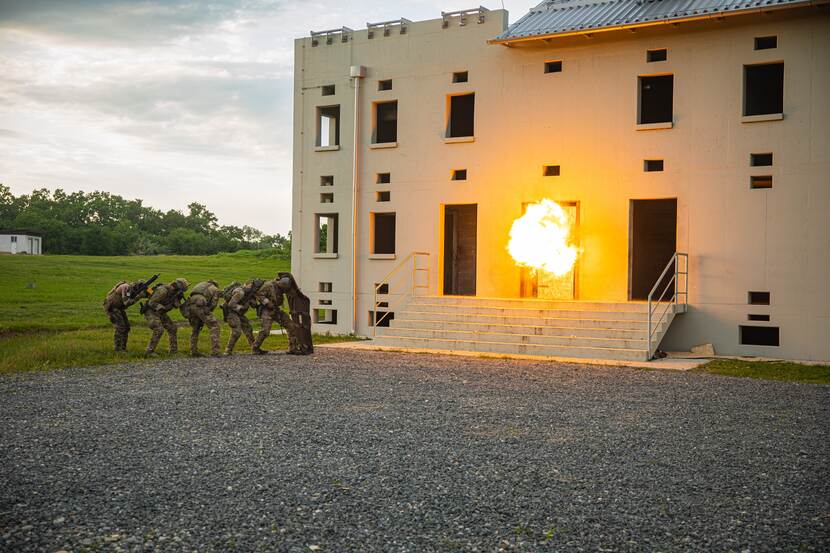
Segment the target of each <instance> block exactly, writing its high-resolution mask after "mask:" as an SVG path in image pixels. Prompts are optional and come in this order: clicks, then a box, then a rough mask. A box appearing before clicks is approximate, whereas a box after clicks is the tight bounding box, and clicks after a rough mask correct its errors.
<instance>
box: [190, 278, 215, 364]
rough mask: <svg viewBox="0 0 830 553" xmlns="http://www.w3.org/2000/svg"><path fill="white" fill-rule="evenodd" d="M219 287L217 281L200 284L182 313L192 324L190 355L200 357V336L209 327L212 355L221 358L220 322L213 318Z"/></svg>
mask: <svg viewBox="0 0 830 553" xmlns="http://www.w3.org/2000/svg"><path fill="white" fill-rule="evenodd" d="M219 295H220V293H219V285H218V284H217V283H216V281H215V280H208V281H206V282H200V283H199V284H197V285H196V286H194V287H193V291H192V292H190V297H188V298H187V301H185V302H184V303H183V304H182V306H181V308H180V311H181V313H182V315H183V316H184V318H185V319H187V320H188V322H189V323H190V355H191V356H192V357H200V356H201V354H200V353H199V334H200V333H201V332H202V328H203V327H204V326H205V325H207V327H208V330H209V331H210V354H211V355H212V356H214V357H218V356H219V347H220V346H219V321H217V320H216V317H214V316H213V310H214V309H216V305H217V304H218V303H219Z"/></svg>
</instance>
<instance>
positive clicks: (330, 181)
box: [320, 175, 334, 186]
mask: <svg viewBox="0 0 830 553" xmlns="http://www.w3.org/2000/svg"><path fill="white" fill-rule="evenodd" d="M320 186H334V175H323V176H322V177H320Z"/></svg>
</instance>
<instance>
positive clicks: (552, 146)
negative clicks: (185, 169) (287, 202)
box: [292, 0, 830, 360]
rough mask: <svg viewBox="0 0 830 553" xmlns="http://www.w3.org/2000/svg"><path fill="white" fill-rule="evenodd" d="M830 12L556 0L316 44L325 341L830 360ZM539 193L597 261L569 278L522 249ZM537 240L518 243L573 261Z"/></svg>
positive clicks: (309, 111)
mask: <svg viewBox="0 0 830 553" xmlns="http://www.w3.org/2000/svg"><path fill="white" fill-rule="evenodd" d="M829 9H830V8H828V5H827V2H824V1H792V0H765V1H759V2H745V1H742V2H738V1H733V0H693V1H679V0H677V1H673V0H662V1H661V0H654V1H649V2H634V1H622V0H606V1H602V2H599V1H596V0H546V1H545V2H542V3H541V4H539V5H538V6H537V7H536V8H534V9H533V10H532V11H531V12H530V13H529V14H527V15H525V16H524V17H522V18H521V19H519V20H518V21H517V22H516V23H514V24H513V25H510V26H508V14H507V12H506V11H503V10H496V11H488V10H486V9H483V8H479V9H473V10H466V11H462V12H453V13H444V14H442V17H441V18H438V19H433V20H428V21H419V22H411V21H408V20H406V19H400V20H396V21H391V22H384V23H378V24H369V25H368V26H367V28H366V29H362V30H351V29H348V28H342V29H336V30H331V31H322V32H313V33H312V36H310V37H306V38H302V39H298V40H297V41H296V42H295V84H294V87H295V88H294V174H293V181H294V184H293V221H292V227H293V241H292V248H293V251H292V267H293V270H294V272H295V275H296V277H297V279H298V281H299V282H301V283H303V286H304V288H305V289H306V291H307V293H309V295H310V297H311V298H312V301H313V304H312V306H313V309H314V310H315V311H314V320H315V322H314V330H315V331H316V332H326V331H329V332H333V333H349V332H356V333H358V334H362V335H368V336H373V335H377V336H378V341H379V343H381V344H386V345H396V346H406V347H413V348H434V349H448V350H452V349H454V350H470V351H481V352H495V353H524V354H537V355H549V356H561V357H608V358H622V359H627V358H630V359H645V358H650V357H651V355H652V354H653V353H654V351H655V350H656V349H657V347H658V345H659V344H660V342H661V340H662V345H660V346H659V347H660V348H661V349H664V350H681V351H682V350H688V349H689V348H690V347H692V346H694V345H697V344H704V343H712V344H714V347H715V350H716V351H717V353H719V354H724V355H760V356H765V357H780V358H793V359H811V360H830V294H828V292H827V287H828V284H827V283H828V279H830V102H829V101H828V98H830V63H828V61H827V60H828V59H830V15H828V13H829V12H828V10H829ZM545 199H547V200H552V201H553V202H556V204H557V205H558V206H561V210H559V211H561V213H559V215H561V216H562V217H565V218H566V224H567V225H568V227H567V228H568V229H569V235H568V244H569V245H571V246H573V247H574V251H576V252H578V255H577V257H576V262H575V264H574V265H573V266H572V268H570V269H569V270H567V271H565V272H564V273H562V274H553V273H550V272H547V271H545V270H541V269H539V270H534V268H533V267H538V266H537V265H532V264H531V265H532V266H531V267H528V266H526V265H527V264H526V263H522V262H520V261H517V258H516V256H515V255H513V254H512V250H511V252H509V251H508V244H509V242H510V234H511V228H513V227H514V222H515V221H516V220H517V219H520V218H523V214H528V216H529V215H531V214H532V213H537V211H534V209H536V207H534V206H537V207H538V206H542V207H545V206H547V209H548V211H550V204H546V203H545V202H542V200H545ZM540 202H541V203H540ZM529 206H530V207H529ZM555 209H559V208H555ZM554 215H555V214H554ZM523 220H524V218H523ZM548 220H549V219H548ZM560 222H561V221H560ZM537 227H538V226H537ZM533 229H534V227H530V231H531V234H530V235H529V236H531V238H526V239H524V240H523V242H522V243H521V244H520V245H521V246H522V247H523V248H524V249H525V250H526V252H525V253H527V254H529V255H531V257H532V256H534V255H537V254H538V255H540V256H545V255H548V256H550V255H554V254H555V251H554V250H555V244H554V243H553V242H550V241H548V239H547V238H546V237H547V236H548V235H546V234H544V233H543V232H540V233H539V234H537V235H533V234H532V232H533ZM533 236H538V238H532V237H533ZM527 250H529V251H527ZM556 251H558V250H556ZM664 269H665V274H664V276H663V277H662V279H661V273H663V272H664ZM390 273H391V275H390ZM658 280H659V284H658ZM649 300H650V301H649ZM375 323H377V325H375Z"/></svg>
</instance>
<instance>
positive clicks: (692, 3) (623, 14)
mask: <svg viewBox="0 0 830 553" xmlns="http://www.w3.org/2000/svg"><path fill="white" fill-rule="evenodd" d="M807 3H809V2H808V0H545V1H544V2H542V3H541V4H539V5H538V6H536V7H535V8H533V9H532V10H530V12H529V13H528V14H527V15H525V16H524V17H522V18H521V19H519V20H518V21H516V22H515V23H514V24H512V25H510V27H508V29H507V30H506V31H505V32H504V33H502V34H500V35H499V36H497V37H496V38H495V39H494V41H495V42H509V41H511V40H519V39H528V38H532V37H537V36H538V37H542V36H552V35H557V34H561V33H571V32H575V31H588V30H599V29H605V28H611V27H618V26H621V25H643V24H648V23H652V22H657V21H672V20H675V19H685V18H689V17H699V16H705V15H713V14H728V13H730V12H736V11H745V10H752V9H759V10H760V9H764V8H773V7H784V6H787V5H789V4H807Z"/></svg>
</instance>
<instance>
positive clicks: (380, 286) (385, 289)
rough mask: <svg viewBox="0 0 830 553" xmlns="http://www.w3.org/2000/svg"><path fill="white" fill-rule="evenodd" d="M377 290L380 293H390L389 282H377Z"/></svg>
mask: <svg viewBox="0 0 830 553" xmlns="http://www.w3.org/2000/svg"><path fill="white" fill-rule="evenodd" d="M375 290H377V293H378V294H388V293H389V283H388V282H384V283H383V284H381V283H379V282H376V283H375Z"/></svg>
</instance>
